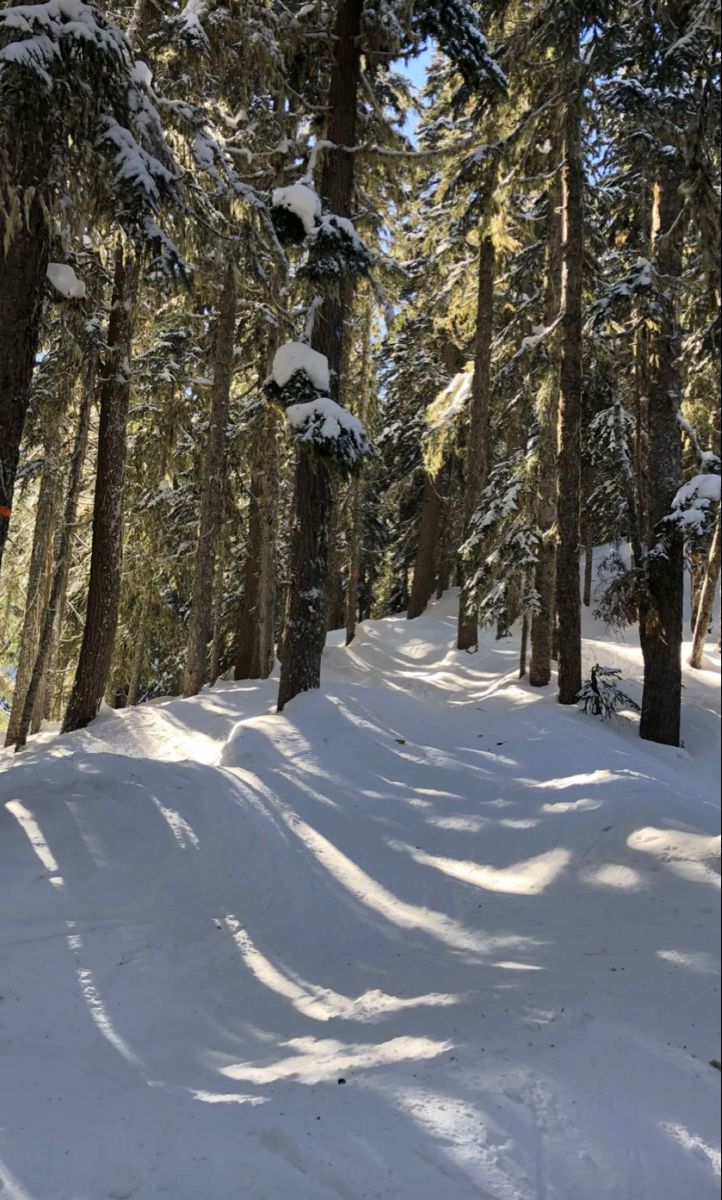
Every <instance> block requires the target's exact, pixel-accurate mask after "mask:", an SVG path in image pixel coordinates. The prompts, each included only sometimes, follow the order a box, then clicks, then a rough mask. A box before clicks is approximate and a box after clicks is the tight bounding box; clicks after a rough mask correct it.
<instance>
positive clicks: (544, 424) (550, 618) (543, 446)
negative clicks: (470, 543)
mask: <svg viewBox="0 0 722 1200" xmlns="http://www.w3.org/2000/svg"><path fill="white" fill-rule="evenodd" d="M560 204H561V181H560V180H559V178H558V176H555V179H554V182H553V183H552V186H551V188H550V193H549V214H548V222H547V252H546V301H545V321H546V325H547V327H549V326H550V325H552V324H553V322H554V321H556V320H557V318H558V316H559V308H560V305H561V269H562V268H561V246H562V227H561V214H560V211H559V210H560ZM557 345H558V343H557V341H556V339H555V340H554V342H553V343H552V344H551V346H550V349H549V354H550V362H549V366H548V369H547V372H546V376H545V378H544V380H543V382H542V385H541V388H540V391H539V395H538V397H537V411H538V416H539V442H538V449H537V473H536V478H537V500H536V514H537V525H538V526H539V529H540V530H541V532H542V541H541V544H540V546H539V549H538V553H537V565H536V568H535V571H534V590H535V591H536V593H537V596H538V598H539V603H538V609H537V611H535V612H534V613H533V615H532V619H531V664H530V668H529V682H530V683H531V686H532V687H546V686H547V685H548V684H549V683H550V681H551V677H552V657H553V644H554V624H555V621H556V599H555V597H556V557H557V556H556V519H557V448H558V423H559V356H558V349H557Z"/></svg>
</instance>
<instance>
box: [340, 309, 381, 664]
mask: <svg viewBox="0 0 722 1200" xmlns="http://www.w3.org/2000/svg"><path fill="white" fill-rule="evenodd" d="M373 315H374V310H373V303H372V301H371V299H370V298H369V300H368V303H367V306H366V313H365V320H364V331H363V359H362V363H361V403H360V405H359V409H358V416H359V418H360V420H361V421H362V422H363V423H364V424H365V423H366V421H367V419H368V415H369V406H370V401H371V371H372V357H371V335H372V333H373ZM363 497H364V485H363V480H362V478H361V476H360V475H355V476H354V478H353V479H352V480H351V520H350V526H349V554H348V581H347V585H346V645H347V646H350V645H351V643H352V641H353V640H354V638H355V636H356V622H357V621H358V619H359V609H360V592H359V583H360V575H361V554H362V543H363V528H364V519H363V518H364V512H363Z"/></svg>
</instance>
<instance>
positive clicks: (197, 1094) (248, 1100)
mask: <svg viewBox="0 0 722 1200" xmlns="http://www.w3.org/2000/svg"><path fill="white" fill-rule="evenodd" d="M189 1091H190V1094H191V1096H192V1097H193V1099H194V1100H200V1102H201V1104H250V1105H252V1106H256V1105H259V1104H267V1103H268V1099H267V1097H266V1096H241V1095H238V1093H233V1092H228V1093H225V1092H203V1091H198V1090H196V1089H195V1088H190V1089H189Z"/></svg>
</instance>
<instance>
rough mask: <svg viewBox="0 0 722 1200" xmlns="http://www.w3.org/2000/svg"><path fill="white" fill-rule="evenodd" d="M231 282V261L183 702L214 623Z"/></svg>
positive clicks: (200, 670) (203, 673) (201, 671)
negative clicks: (215, 569)
mask: <svg viewBox="0 0 722 1200" xmlns="http://www.w3.org/2000/svg"><path fill="white" fill-rule="evenodd" d="M235 280H236V274H235V266H234V263H233V261H232V260H231V261H229V263H228V266H227V269H226V273H225V280H224V284H223V293H222V295H221V303H220V308H219V313H218V326H217V330H216V342H215V353H214V367H213V390H212V394H211V410H210V416H209V423H208V437H207V440H206V448H205V454H204V457H203V485H202V492H201V516H200V525H199V530H198V547H197V550H196V561H195V572H194V577H193V600H192V603H191V621H190V630H189V634H188V651H187V655H186V667H185V678H184V682H183V695H184V696H195V695H197V693H198V692H199V691H200V690H201V688H202V687H203V684H204V683H205V682H206V679H207V676H208V643H209V642H210V639H211V632H212V621H213V613H212V609H213V571H214V565H215V559H216V549H217V545H218V536H219V533H220V528H221V519H222V507H223V478H224V470H225V462H224V457H225V440H226V439H225V432H226V424H227V421H228V401H229V396H230V390H231V380H232V378H233V355H234V350H235V328H236V281H235Z"/></svg>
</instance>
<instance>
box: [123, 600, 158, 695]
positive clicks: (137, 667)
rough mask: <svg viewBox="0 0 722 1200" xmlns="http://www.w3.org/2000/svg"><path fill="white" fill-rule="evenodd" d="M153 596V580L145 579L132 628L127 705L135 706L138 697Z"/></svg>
mask: <svg viewBox="0 0 722 1200" xmlns="http://www.w3.org/2000/svg"><path fill="white" fill-rule="evenodd" d="M152 597H153V580H152V579H148V580H147V581H146V585H145V588H144V590H143V599H142V600H141V602H140V615H139V617H138V624H137V625H136V626H135V627H134V630H133V639H134V644H133V656H132V658H131V660H130V677H129V680H128V707H129V708H135V706H136V705H137V703H138V700H139V699H140V685H141V682H142V679H143V666H144V664H145V651H146V642H147V640H148V620H149V617H150V606H151V600H152Z"/></svg>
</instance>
